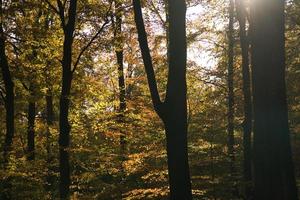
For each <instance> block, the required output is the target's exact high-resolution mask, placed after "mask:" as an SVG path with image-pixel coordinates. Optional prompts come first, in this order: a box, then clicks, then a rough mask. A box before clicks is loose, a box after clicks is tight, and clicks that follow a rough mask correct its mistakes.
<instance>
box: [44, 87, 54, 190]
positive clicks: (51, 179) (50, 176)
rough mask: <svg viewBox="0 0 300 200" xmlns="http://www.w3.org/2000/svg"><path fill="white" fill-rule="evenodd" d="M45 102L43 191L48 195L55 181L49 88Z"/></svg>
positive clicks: (51, 109) (51, 107) (50, 93)
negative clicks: (45, 174)
mask: <svg viewBox="0 0 300 200" xmlns="http://www.w3.org/2000/svg"><path fill="white" fill-rule="evenodd" d="M48 87H49V86H48ZM45 100H46V121H47V132H46V152H47V163H48V165H47V168H48V169H47V170H48V172H47V176H46V185H45V189H46V191H47V192H49V194H50V193H51V191H52V189H53V183H54V181H55V177H54V176H53V169H52V164H51V163H52V161H53V156H52V155H51V132H50V128H51V127H52V125H53V120H54V111H53V96H52V91H51V89H50V88H48V91H47V94H46V98H45ZM50 195H51V194H50Z"/></svg>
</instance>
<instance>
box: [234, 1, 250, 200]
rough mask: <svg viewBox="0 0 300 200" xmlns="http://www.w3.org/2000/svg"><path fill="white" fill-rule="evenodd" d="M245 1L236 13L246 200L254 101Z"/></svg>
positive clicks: (238, 3) (248, 190) (237, 3)
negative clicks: (238, 36) (238, 39)
mask: <svg viewBox="0 0 300 200" xmlns="http://www.w3.org/2000/svg"><path fill="white" fill-rule="evenodd" d="M244 3H245V2H244V0H236V10H237V11H236V12H237V18H238V21H239V27H240V28H239V34H240V45H241V50H242V75H243V97H244V121H243V149H244V152H243V153H244V161H243V176H244V181H245V184H246V185H245V195H246V199H249V198H251V190H252V158H251V133H252V100H251V81H250V69H249V41H248V36H247V30H246V8H245V5H244Z"/></svg>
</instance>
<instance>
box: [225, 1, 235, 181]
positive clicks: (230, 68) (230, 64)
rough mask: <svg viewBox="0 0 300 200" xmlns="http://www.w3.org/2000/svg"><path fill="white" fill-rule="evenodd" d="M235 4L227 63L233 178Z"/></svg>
mask: <svg viewBox="0 0 300 200" xmlns="http://www.w3.org/2000/svg"><path fill="white" fill-rule="evenodd" d="M233 24H234V3H233V0H230V2H229V25H228V35H227V37H228V52H227V53H228V63H227V73H228V74H227V85H228V97H227V98H228V113H227V120H228V125H227V134H228V144H227V145H228V155H229V159H230V175H231V177H232V178H233V175H234V173H235V167H234V162H235V155H234V154H235V153H234V143H235V142H234V88H233V76H234V69H233V68H234V51H233V48H234V35H233V34H234V29H233Z"/></svg>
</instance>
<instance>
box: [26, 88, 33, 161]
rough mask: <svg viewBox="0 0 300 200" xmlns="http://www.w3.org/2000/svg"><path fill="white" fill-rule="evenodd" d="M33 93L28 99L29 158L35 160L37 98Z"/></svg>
mask: <svg viewBox="0 0 300 200" xmlns="http://www.w3.org/2000/svg"><path fill="white" fill-rule="evenodd" d="M30 93H31V97H30V98H29V101H28V117H27V119H28V127H27V159H28V160H34V158H35V152H34V149H35V144H34V135H35V131H34V125H35V100H34V94H33V93H32V91H31V92H30Z"/></svg>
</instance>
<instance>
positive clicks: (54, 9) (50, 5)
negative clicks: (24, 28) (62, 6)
mask: <svg viewBox="0 0 300 200" xmlns="http://www.w3.org/2000/svg"><path fill="white" fill-rule="evenodd" d="M44 1H45V2H46V3H47V4H48V6H49V7H50V8H51V9H52V10H53V11H54V12H55V13H56V14H59V11H58V9H57V8H56V7H55V6H53V5H52V4H51V3H50V1H49V0H44Z"/></svg>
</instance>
